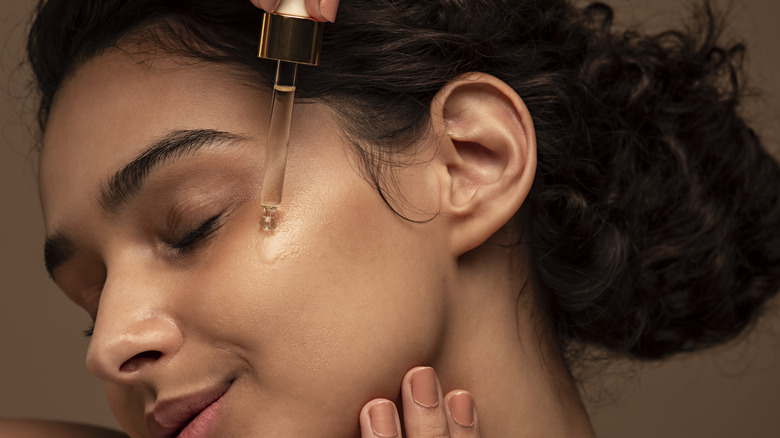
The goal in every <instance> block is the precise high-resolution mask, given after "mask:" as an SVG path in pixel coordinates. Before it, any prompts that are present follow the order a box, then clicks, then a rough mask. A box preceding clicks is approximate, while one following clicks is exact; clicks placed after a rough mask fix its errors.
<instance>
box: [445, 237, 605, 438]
mask: <svg viewBox="0 0 780 438" xmlns="http://www.w3.org/2000/svg"><path fill="white" fill-rule="evenodd" d="M475 252H478V253H476V254H468V255H466V256H464V257H462V259H461V261H460V266H459V272H460V275H459V277H458V278H457V279H456V282H455V283H454V284H456V286H455V285H453V288H455V289H453V292H454V293H453V294H452V298H453V300H452V302H450V303H449V305H450V306H452V308H451V309H450V315H451V318H450V319H449V320H448V327H447V330H445V332H446V333H447V334H446V335H445V339H444V342H443V344H442V349H441V354H440V355H439V358H438V360H437V361H436V363H434V364H433V366H434V368H435V369H436V371H437V373H438V374H439V377H440V380H441V384H442V390H443V391H444V393H446V392H448V391H451V390H453V389H459V388H460V389H466V390H468V391H469V392H471V393H472V394H473V395H474V399H475V401H476V405H477V415H478V417H479V424H480V433H481V436H484V437H488V438H491V437H506V436H513V437H567V438H568V437H593V436H594V434H593V431H592V428H591V425H590V421H589V420H588V416H587V413H586V412H585V409H584V407H583V405H582V403H581V400H580V397H579V393H578V391H577V387H576V385H575V384H574V381H573V379H572V377H571V375H570V373H569V371H568V369H567V368H566V366H565V364H564V361H563V359H562V358H561V356H560V354H559V353H558V351H557V348H555V346H554V345H555V343H554V340H553V339H551V336H549V330H547V329H546V326H545V323H544V318H543V317H542V315H541V310H540V308H539V307H538V306H537V305H536V301H535V297H534V293H533V291H532V290H531V289H532V288H531V287H530V284H531V282H530V281H528V278H527V277H526V278H513V277H510V275H514V277H524V275H522V274H521V275H518V272H519V273H523V272H528V271H527V270H525V269H523V267H522V266H519V263H518V262H517V260H515V259H514V257H513V256H512V255H511V250H507V249H504V248H501V247H497V246H490V245H483V247H481V248H479V249H477V250H475ZM518 268H520V269H518ZM499 271H500V272H499Z"/></svg>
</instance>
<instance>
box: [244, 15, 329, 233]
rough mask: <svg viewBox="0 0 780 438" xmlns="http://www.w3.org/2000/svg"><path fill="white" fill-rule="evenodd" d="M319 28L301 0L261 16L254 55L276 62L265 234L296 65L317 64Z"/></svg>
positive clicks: (281, 167) (274, 204)
mask: <svg viewBox="0 0 780 438" xmlns="http://www.w3.org/2000/svg"><path fill="white" fill-rule="evenodd" d="M322 29H323V23H321V22H319V21H315V20H313V19H312V18H311V17H310V16H309V14H308V12H307V11H306V5H305V3H304V0H282V1H281V2H280V3H279V5H278V6H277V8H276V11H274V13H267V12H264V13H263V27H262V31H261V33H260V50H259V53H258V56H259V57H260V58H266V59H273V60H276V62H277V63H276V78H275V79H274V91H273V100H272V102H271V123H270V126H269V128H268V140H267V142H266V148H265V165H264V167H265V169H264V171H263V186H262V191H261V194H260V202H261V203H262V205H263V229H264V230H267V231H272V230H274V229H275V228H276V212H277V209H278V208H279V205H280V204H281V203H282V189H283V188H284V174H285V170H286V167H287V151H288V149H289V144H290V125H291V123H292V109H293V102H294V101H295V79H296V75H297V72H298V64H307V65H317V64H318V63H319V56H320V47H321V45H322Z"/></svg>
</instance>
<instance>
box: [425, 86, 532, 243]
mask: <svg viewBox="0 0 780 438" xmlns="http://www.w3.org/2000/svg"><path fill="white" fill-rule="evenodd" d="M431 121H432V123H433V129H434V131H435V132H434V134H435V138H438V139H439V140H438V147H439V154H438V155H437V157H436V158H435V159H434V162H432V163H431V164H433V165H435V166H436V169H437V175H438V177H439V186H440V188H441V190H440V197H441V199H440V206H441V210H440V213H441V214H440V216H441V217H442V218H447V219H446V220H449V221H450V223H449V226H450V231H449V233H450V234H449V235H450V244H451V249H452V251H454V253H455V254H456V255H461V254H463V253H465V252H467V251H469V250H472V249H474V248H476V247H478V246H480V245H481V244H482V243H484V242H485V241H487V240H488V239H489V238H490V237H491V236H492V235H493V234H495V233H496V232H497V231H498V230H500V229H501V228H502V227H503V226H504V225H505V224H506V223H507V222H509V220H511V219H512V217H514V215H515V213H517V211H518V210H519V209H520V206H521V205H522V204H523V201H525V198H526V196H527V195H528V192H529V190H530V189H531V184H532V183H533V180H534V173H535V170H536V134H535V133H534V127H533V121H532V120H531V115H530V114H529V112H528V109H527V108H526V106H525V103H523V100H522V99H521V98H520V96H519V95H518V94H517V93H516V92H515V91H514V90H513V89H512V88H511V87H510V86H508V85H507V84H506V83H504V82H503V81H501V80H499V79H497V78H495V77H493V76H490V75H487V74H483V73H469V74H466V75H463V76H459V77H457V78H455V79H453V80H452V81H450V82H449V83H447V85H445V86H444V87H443V88H442V89H441V90H440V91H439V92H438V93H437V94H436V96H435V97H434V99H433V103H432V105H431Z"/></svg>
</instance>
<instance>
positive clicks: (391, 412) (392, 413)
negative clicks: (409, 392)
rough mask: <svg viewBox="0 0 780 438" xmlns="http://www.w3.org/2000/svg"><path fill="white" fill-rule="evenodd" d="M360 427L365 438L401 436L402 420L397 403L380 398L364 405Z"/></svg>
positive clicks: (361, 411)
mask: <svg viewBox="0 0 780 438" xmlns="http://www.w3.org/2000/svg"><path fill="white" fill-rule="evenodd" d="M360 429H361V434H362V436H363V438H367V437H381V438H394V437H398V436H400V430H401V420H400V418H399V416H398V410H397V409H396V407H395V403H393V402H391V401H390V400H387V399H382V398H378V399H374V400H371V401H370V402H368V403H366V404H365V405H363V408H362V409H361V410H360Z"/></svg>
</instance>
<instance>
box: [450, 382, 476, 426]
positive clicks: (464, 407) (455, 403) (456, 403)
mask: <svg viewBox="0 0 780 438" xmlns="http://www.w3.org/2000/svg"><path fill="white" fill-rule="evenodd" d="M444 402H445V405H446V406H447V413H448V417H450V418H451V419H452V421H453V422H454V423H455V424H456V425H457V426H458V427H461V428H465V429H473V428H475V426H476V424H477V409H476V404H475V403H474V397H473V396H472V395H471V393H469V392H468V391H463V390H455V391H451V392H449V393H448V394H447V395H446V397H445V398H444Z"/></svg>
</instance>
